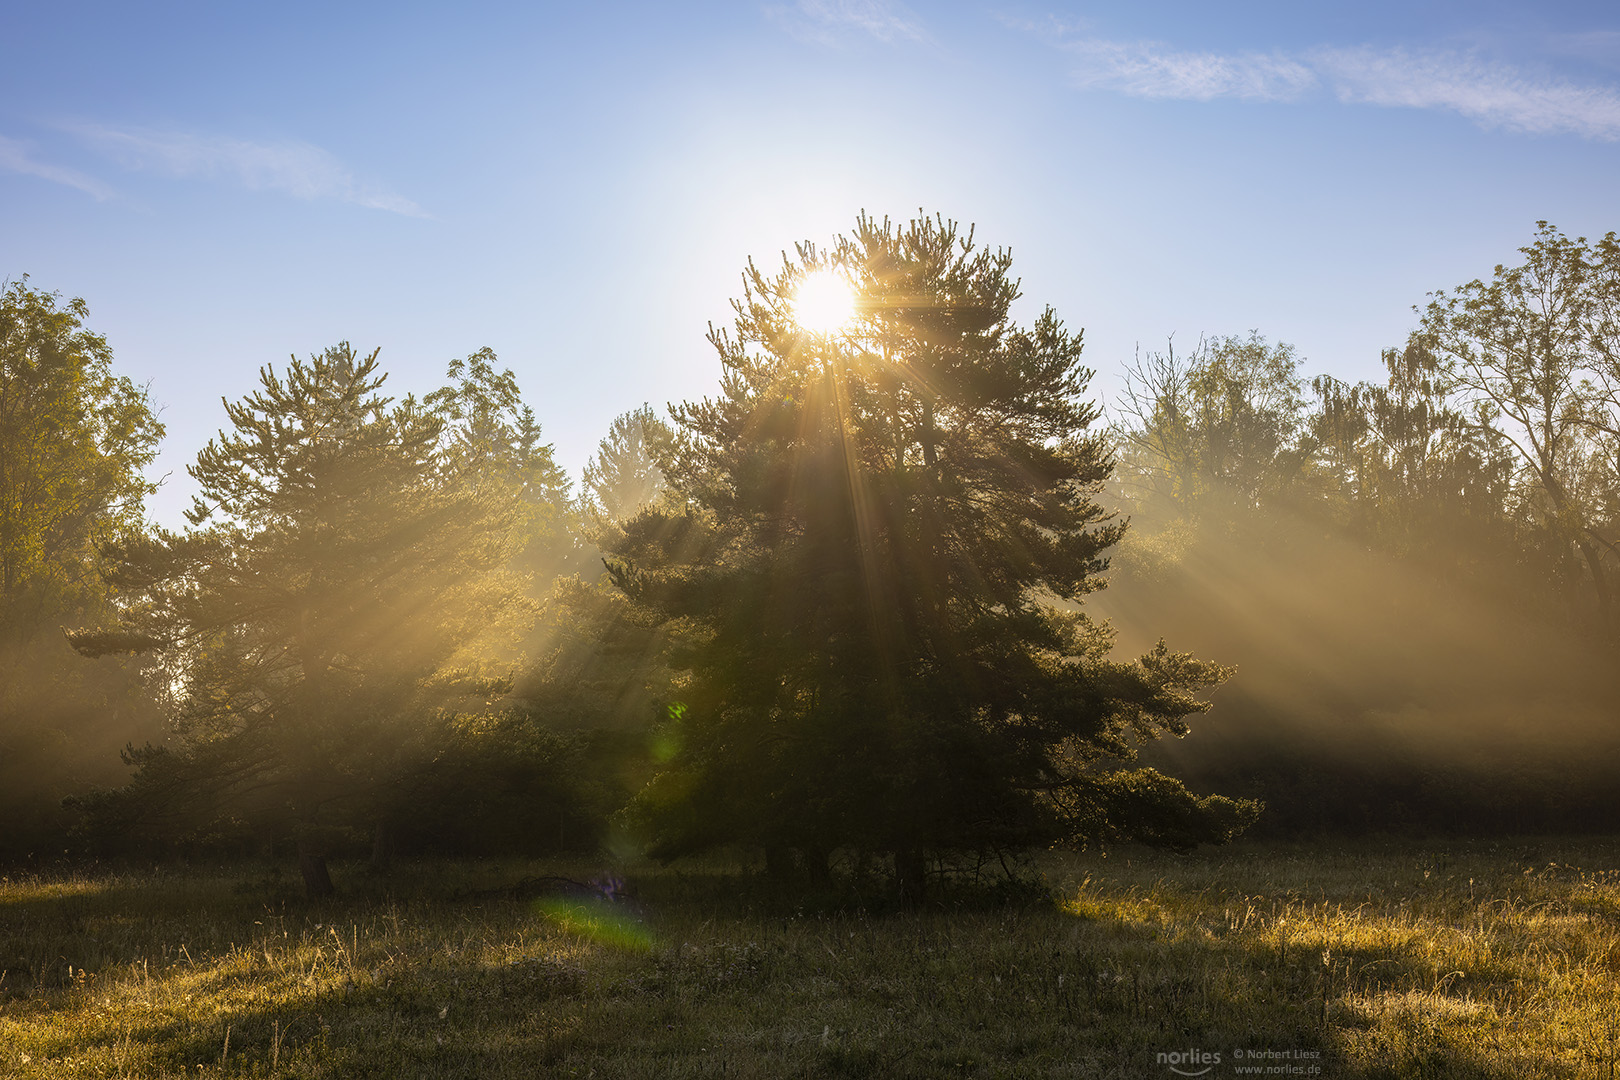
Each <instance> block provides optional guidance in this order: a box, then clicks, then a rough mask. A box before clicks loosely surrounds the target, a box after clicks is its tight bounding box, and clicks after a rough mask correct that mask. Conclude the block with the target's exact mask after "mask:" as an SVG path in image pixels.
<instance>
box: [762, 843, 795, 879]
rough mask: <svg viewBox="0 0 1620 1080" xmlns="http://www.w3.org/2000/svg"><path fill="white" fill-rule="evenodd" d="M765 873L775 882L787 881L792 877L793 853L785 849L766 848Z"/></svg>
mask: <svg viewBox="0 0 1620 1080" xmlns="http://www.w3.org/2000/svg"><path fill="white" fill-rule="evenodd" d="M765 873H766V874H767V875H768V876H769V877H771V878H772V879H773V880H776V881H787V880H789V879H791V878H792V877H793V851H792V849H791V848H785V847H768V848H766V849H765Z"/></svg>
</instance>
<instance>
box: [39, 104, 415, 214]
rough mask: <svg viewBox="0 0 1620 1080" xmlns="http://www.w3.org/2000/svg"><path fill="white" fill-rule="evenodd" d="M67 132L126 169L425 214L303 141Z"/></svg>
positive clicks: (81, 127) (96, 129)
mask: <svg viewBox="0 0 1620 1080" xmlns="http://www.w3.org/2000/svg"><path fill="white" fill-rule="evenodd" d="M66 130H68V131H70V132H72V133H73V134H75V135H77V136H79V137H80V138H81V139H83V140H84V141H85V142H86V143H88V144H89V145H90V146H91V147H92V148H93V149H95V150H97V151H99V152H101V153H103V154H106V155H107V156H108V157H111V158H112V159H113V160H115V161H117V162H118V163H119V164H120V165H122V166H123V167H125V168H127V169H133V170H140V171H146V172H155V173H159V174H162V175H164V176H174V177H186V178H199V179H208V180H226V181H231V182H235V183H238V184H241V185H242V186H243V187H246V188H248V189H250V190H254V191H278V192H281V193H282V194H285V195H291V196H293V197H294V198H297V199H310V200H313V199H336V200H338V201H340V202H346V203H353V204H354V205H356V206H364V207H369V208H371V209H373V210H386V211H388V212H390V213H394V214H404V215H406V216H408V217H426V216H428V215H427V213H426V211H424V210H423V209H422V208H421V207H420V206H418V205H416V203H414V202H412V201H411V200H409V199H407V198H404V197H403V196H400V195H395V194H394V193H392V192H390V191H387V190H385V189H383V188H379V187H376V186H374V185H371V184H367V183H364V182H362V181H361V180H359V179H358V178H357V177H356V176H355V175H354V173H352V172H351V171H350V170H349V169H348V168H347V167H346V166H345V165H344V164H343V163H342V162H341V161H339V160H338V159H337V158H336V157H334V156H333V155H332V154H330V153H328V152H327V151H325V150H323V149H321V148H320V147H318V146H313V145H311V144H309V143H305V142H273V143H261V142H251V141H249V140H246V139H233V138H228V137H222V136H206V135H192V134H187V133H183V132H173V131H153V130H150V129H145V128H110V127H102V126H98V125H92V124H78V125H71V126H68V127H67V128H66Z"/></svg>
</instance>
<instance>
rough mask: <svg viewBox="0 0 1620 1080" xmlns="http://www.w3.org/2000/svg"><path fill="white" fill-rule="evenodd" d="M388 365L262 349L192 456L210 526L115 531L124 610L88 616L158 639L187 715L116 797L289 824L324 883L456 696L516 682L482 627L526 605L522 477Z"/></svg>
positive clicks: (88, 641)
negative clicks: (328, 856) (485, 474)
mask: <svg viewBox="0 0 1620 1080" xmlns="http://www.w3.org/2000/svg"><path fill="white" fill-rule="evenodd" d="M383 379H384V376H383V375H382V374H381V373H380V372H379V371H378V370H377V359H376V353H372V354H371V355H370V356H368V357H360V356H358V355H356V353H355V352H354V351H353V350H352V349H351V348H349V346H348V345H346V344H345V345H340V346H338V347H336V348H332V349H328V350H327V351H326V352H325V353H324V354H322V355H320V356H315V357H312V358H311V359H310V361H309V362H308V363H304V362H301V361H298V360H296V359H294V360H293V361H292V363H291V364H290V365H289V366H288V367H287V369H286V373H285V376H284V377H283V376H281V375H278V374H277V373H276V372H275V371H274V370H272V369H268V368H267V369H264V370H262V371H261V373H260V383H261V386H260V389H259V390H258V391H257V392H256V393H254V394H252V395H250V396H248V397H247V398H245V399H244V400H242V401H241V402H238V403H235V404H230V403H227V405H226V412H227V415H228V417H229V419H230V422H231V425H232V430H231V431H229V432H222V433H221V434H220V436H219V438H217V439H216V440H214V441H213V442H211V443H209V445H208V447H207V448H206V449H204V450H203V451H202V453H201V454H199V455H198V458H197V462H196V464H195V465H193V466H191V468H190V472H191V475H192V476H193V477H194V478H195V479H196V480H197V482H198V485H199V486H200V489H201V492H200V494H199V495H198V496H197V498H196V500H195V501H194V504H193V508H192V509H191V510H190V511H189V512H188V514H187V517H188V519H189V520H190V521H191V523H192V525H193V526H194V527H193V528H192V529H190V530H188V531H187V532H185V533H184V534H175V533H171V532H167V531H162V530H159V531H158V532H157V533H156V534H154V535H152V536H150V537H144V538H138V539H132V540H127V541H125V542H122V543H119V544H114V545H111V546H110V547H109V548H108V555H109V557H110V559H111V561H112V563H113V566H114V570H115V575H114V580H115V584H116V585H118V586H119V587H120V589H121V591H122V593H123V598H124V601H125V607H124V611H125V618H124V620H123V622H122V624H121V626H120V627H119V628H118V629H117V630H115V631H113V632H111V633H90V632H87V633H81V634H79V635H76V636H75V644H76V645H77V646H78V647H79V648H80V650H81V651H82V652H86V653H91V654H94V653H98V652H103V651H106V650H107V649H109V648H118V647H124V646H128V645H129V644H130V643H131V642H134V643H135V644H136V645H143V644H144V645H148V646H151V647H153V648H155V650H156V655H157V657H158V659H159V661H160V662H161V664H162V667H163V670H164V676H163V680H162V681H163V683H164V685H165V686H166V687H167V689H168V691H169V694H170V713H171V720H172V722H173V724H174V726H175V729H176V732H177V735H178V741H177V743H176V744H175V745H173V746H169V747H162V748H151V747H148V748H147V749H146V750H145V751H139V752H135V753H134V754H133V758H134V760H135V762H136V763H137V764H139V765H140V766H141V769H140V772H139V774H138V775H137V776H136V778H135V780H134V782H133V783H132V784H131V785H130V786H129V787H128V788H126V789H124V790H123V791H121V792H117V793H113V794H112V795H109V796H106V797H104V799H103V803H104V804H105V802H106V800H107V799H112V800H113V801H114V802H115V803H116V804H117V805H116V806H115V807H114V808H115V809H121V811H122V812H123V813H125V814H126V816H128V817H131V818H134V819H135V820H137V821H138V820H140V819H141V817H142V815H147V816H159V817H162V816H167V817H169V818H171V819H176V818H178V819H181V820H185V821H189V822H192V823H194V824H196V825H206V824H208V823H210V822H212V821H214V820H217V819H218V818H219V817H220V816H221V815H233V816H236V817H239V818H243V819H246V820H248V821H250V822H252V823H253V824H255V825H257V826H258V827H260V828H263V829H267V830H283V831H291V832H292V833H293V834H294V835H295V837H296V838H297V840H298V842H299V848H300V857H301V864H302V869H303V871H304V875H305V883H306V886H307V887H308V889H309V891H310V892H311V893H312V894H319V893H323V892H328V891H330V889H331V882H330V879H329V877H328V875H327V871H326V868H325V862H324V858H325V851H326V848H325V845H326V843H328V842H329V838H330V836H331V831H332V830H333V829H334V828H337V827H343V826H353V825H354V824H355V823H356V822H358V821H364V820H366V819H367V818H374V817H375V816H376V815H377V814H379V813H380V812H381V806H382V805H383V804H385V803H386V801H387V794H388V788H389V784H390V783H391V782H392V781H393V780H395V779H396V778H397V777H399V776H400V775H401V774H402V773H403V772H404V771H406V770H408V769H409V768H410V767H411V765H412V763H413V762H415V761H417V760H419V759H420V758H422V757H423V756H424V755H425V747H426V744H427V743H428V741H429V740H430V739H431V738H433V736H434V735H435V732H436V730H437V728H436V723H437V720H438V718H440V717H441V716H442V715H443V710H444V709H445V708H446V706H447V703H459V702H465V701H467V700H468V697H469V695H471V696H474V697H476V696H479V695H483V696H486V697H487V696H490V695H496V694H499V693H500V692H501V690H502V684H501V680H499V679H491V678H488V677H484V676H483V675H482V673H481V672H479V671H478V670H477V669H476V665H475V663H474V662H475V661H476V658H477V655H478V654H477V652H476V650H473V649H471V648H470V646H471V645H472V643H475V642H477V641H478V640H480V638H481V636H482V635H484V634H485V633H486V632H487V631H488V629H489V628H490V627H491V626H492V625H493V626H498V625H499V624H500V622H501V621H502V619H503V618H505V617H507V616H509V615H511V614H513V613H514V611H515V610H516V609H517V608H518V607H519V606H520V604H519V600H518V595H519V590H518V588H517V586H516V583H515V582H513V581H511V580H508V579H503V578H502V576H501V574H500V571H501V568H502V567H504V566H505V565H506V564H507V563H508V562H509V559H510V556H511V553H512V528H511V526H512V522H513V520H514V516H515V509H514V502H513V500H512V499H511V497H510V490H509V488H507V487H505V486H494V487H490V486H489V485H483V484H479V483H473V482H471V480H470V474H469V473H468V471H467V470H465V469H463V468H460V467H458V464H459V463H460V462H461V461H462V459H463V458H464V457H465V456H466V455H465V453H464V450H465V447H466V444H467V439H466V438H464V437H453V438H449V439H445V438H444V435H445V424H444V421H443V419H442V418H441V417H440V416H438V415H435V414H433V413H431V412H429V411H427V410H425V409H423V408H422V407H421V406H419V405H418V404H417V403H416V402H415V401H413V400H411V399H409V398H407V399H406V400H405V401H404V402H401V403H398V404H395V403H393V402H391V401H390V399H388V398H384V397H381V396H379V395H378V394H377V390H378V388H379V387H380V386H381V384H382V382H383ZM462 389H463V390H464V391H465V390H467V388H466V387H465V386H463V387H462ZM472 414H473V415H479V414H480V412H479V410H477V409H474V410H472ZM475 432H476V429H475ZM463 435H465V433H463Z"/></svg>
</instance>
